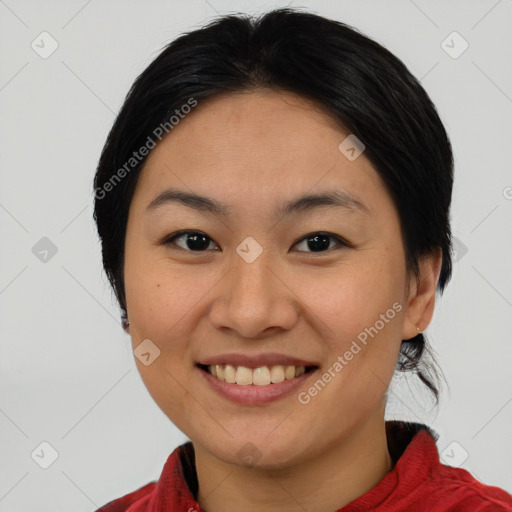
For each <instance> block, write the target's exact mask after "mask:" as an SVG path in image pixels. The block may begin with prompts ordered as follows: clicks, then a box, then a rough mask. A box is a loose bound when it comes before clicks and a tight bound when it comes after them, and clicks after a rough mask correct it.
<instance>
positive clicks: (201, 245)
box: [162, 231, 214, 252]
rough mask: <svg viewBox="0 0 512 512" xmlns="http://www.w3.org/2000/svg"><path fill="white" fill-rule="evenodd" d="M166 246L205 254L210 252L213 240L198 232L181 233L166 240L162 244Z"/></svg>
mask: <svg viewBox="0 0 512 512" xmlns="http://www.w3.org/2000/svg"><path fill="white" fill-rule="evenodd" d="M162 243H163V244H164V245H171V244H173V245H177V246H178V247H179V248H180V249H183V250H185V251H189V252H204V251H206V250H208V248H209V246H210V243H214V242H213V240H212V239H211V238H210V237H209V236H207V235H205V234H204V233H201V232H198V231H180V232H179V233H175V234H173V235H170V236H169V237H167V238H165V240H164V241H163V242H162Z"/></svg>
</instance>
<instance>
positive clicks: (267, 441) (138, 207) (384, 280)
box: [124, 89, 441, 512]
mask: <svg viewBox="0 0 512 512" xmlns="http://www.w3.org/2000/svg"><path fill="white" fill-rule="evenodd" d="M347 135H348V133H346V132H344V131H343V130H342V129H341V127H340V126H339V125H337V124H336V123H335V121H334V120H333V119H332V118H331V117H330V116H329V115H328V113H326V112H325V111H323V110H322V108H320V107H319V106H317V105H315V104H313V103H312V102H310V101H309V100H306V99H304V98H302V97H299V96H296V95H294V94H292V93H288V92H282V91H280V92H277V91H271V90H264V89H255V90H251V91H245V92H243V93H236V94H226V95H222V96H216V97H215V98H210V99H209V100H206V101H202V102H199V104H198V106H197V107H196V108H195V109H194V110H193V111H192V112H191V113H190V114H188V115H187V117H186V118H185V119H183V120H182V121H181V122H180V123H179V125H177V126H175V127H174V129H173V131H172V132H171V133H170V134H169V135H168V136H167V137H166V138H164V139H163V141H162V142H161V143H160V144H159V145H158V146H157V147H156V148H155V149H154V150H152V152H151V154H150V155H149V157H148V159H147V162H146V165H145V167H144V169H143V171H142V173H141V176H140V178H139V182H138V184H137V188H136V191H135V194H134V197H133V200H132V203H131V205H130V211H129V219H128V225H127V233H126V243H125V268H124V276H125V286H126V297H127V312H128V318H129V320H130V327H129V329H130V335H131V338H132V344H133V348H134V349H135V348H136V347H137V346H138V345H139V344H140V343H141V342H142V341H143V340H145V339H148V338H149V339H150V340H151V341H152V342H153V343H154V344H155V345H156V346H157V347H158V348H159V350H160V355H159V357H157V358H156V359H155V360H154V361H153V362H152V363H151V364H150V365H148V366H145V365H143V364H142V363H141V362H140V361H139V360H138V359H136V362H137V366H138V369H139V372H140V375H141V377H142V379H143V381H144V384H145V385H146V387H147V389H148V391H149V393H150V394H151V396H152V397H153V399H154V400H155V402H156V403H157V404H158V406H159V407H160V408H161V410H162V411H163V412H164V413H165V414H166V415H167V416H168V417H169V419H170V420H171V421H172V422H173V423H174V424H175V425H176V426H177V427H178V428H179V429H180V430H181V431H182V432H184V433H185V435H186V436H187V437H188V438H189V439H190V440H191V441H192V442H193V444H194V447H195V452H196V467H197V475H198V480H199V494H198V502H199V504H200V505H201V507H202V508H203V509H204V510H206V511H208V512H221V511H222V512H231V511H239V510H245V511H249V512H251V511H256V510H258V511H261V510H266V511H274V510H276V511H277V510H279V511H280V512H282V511H290V512H291V511H299V510H301V511H303V510H308V511H309V512H320V511H322V512H325V511H328V510H337V509H338V508H341V507H343V506H344V505H346V504H347V503H349V502H351V501H353V500H354V499H356V498H357V497H359V496H361V495H362V494H364V493H365V492H367V491H368V490H369V489H371V488H372V487H374V486H375V485H376V484H377V483H378V482H379V481H380V480H381V479H382V478H383V477H384V476H385V475H386V473H387V472H389V471H390V470H391V468H392V461H391V458H390V455H389V452H388V448H387V444H386V435H385V423H384V409H385V403H386V391H387V388H388V385H389V383H390V380H391V378H392V376H393V373H394V369H395V364H396V360H397V356H398V352H399V348H400V344H401V340H402V339H409V338H412V337H413V336H415V335H416V334H417V332H418V330H417V328H420V329H421V330H424V329H425V328H426V326H427V325H428V324H429V322H430V320H431V318H432V313H433V309H434V302H435V291H436V284H437V280H438V278H439V271H440V266H441V254H440V253H439V254H435V255H431V256H429V257H425V258H423V259H422V260H421V261H420V275H419V276H418V278H416V277H415V276H413V275H411V274H410V273H409V272H408V271H407V269H406V265H405V253H404V246H403V240H402V236H401V230H400V224H399V217H398V213H397V211H396V208H395V206H394V204H393V201H392V199H391V197H390V195H389V194H388V192H387V190H386V189H385V187H384V185H383V182H382V180H381V178H380V177H379V175H378V174H377V172H376V171H375V169H374V168H373V166H372V165H371V164H370V162H369V161H368V160H367V159H366V158H365V155H364V153H363V154H362V155H361V156H359V157H358V158H357V159H356V160H354V161H349V160H348V159H347V158H346V157H345V156H344V155H343V154H342V153H341V152H340V151H339V150H338V145H339V144H340V142H341V141H343V140H344V139H345V137H346V136H347ZM169 187H172V188H177V189H180V190H183V191H185V192H194V193H196V194H201V195H204V196H208V197H210V198H212V199H215V200H217V201H219V202H222V203H225V204H226V206H228V207H229V208H231V209H232V216H229V217H219V216H216V215H214V214H212V213H207V212H202V211H198V210H196V209H194V208H191V207H189V206H186V205H183V204H180V203H178V202H172V203H171V202H169V203H166V204H164V205H161V206H160V207H158V208H155V209H154V210H151V211H148V210H147V208H146V207H147V205H148V204H149V203H150V202H151V201H152V200H153V199H154V198H155V197H157V196H158V195H159V194H160V193H161V192H162V191H163V190H165V189H167V188H169ZM333 189H336V190H345V191H348V192H350V193H351V194H352V195H354V196H356V197H357V198H358V199H359V200H360V201H361V202H362V203H363V204H364V205H366V207H367V209H368V211H367V212H364V211H358V210H356V209H348V208H341V207H337V206H321V207H318V208H314V209H310V210H308V211H303V212H299V213H295V214H292V215H290V216H289V217H285V218H282V219H279V218H278V217H276V215H275V211H276V208H278V207H279V206H281V205H282V204H283V203H284V202H285V201H288V200H291V199H293V198H296V197H298V196H300V195H302V194H305V193H319V192H325V191H330V190H333ZM180 230H190V231H194V230H195V231H200V232H202V233H204V234H206V235H207V237H209V238H207V242H206V244H205V247H206V250H203V251H202V252H198V251H193V250H191V249H190V245H187V237H186V236H185V237H182V238H180V239H175V240H174V243H173V242H169V243H168V244H167V245H166V244H164V243H163V242H162V241H163V240H164V239H165V238H166V237H168V235H170V234H173V233H175V232H177V231H180ZM319 231H321V232H327V233H332V234H333V235H338V236H340V237H342V238H344V239H346V240H348V241H349V242H350V244H351V246H350V247H344V246H343V245H339V242H337V239H336V238H333V239H331V243H330V246H329V247H330V248H329V249H327V250H324V251H322V252H313V251H312V250H311V249H310V248H309V246H308V244H307V235H310V234H311V233H317V232H319ZM248 236H250V237H252V238H254V239H255V240H256V241H257V242H258V243H259V244H260V246H261V247H262V249H263V252H262V253H261V254H260V256H259V257H258V258H257V259H256V260H255V261H253V262H252V263H247V262H246V261H245V260H244V259H242V258H241V257H240V256H239V255H238V253H237V252H236V248H237V246H238V245H239V244H240V243H241V242H242V241H243V240H244V239H245V238H246V237H248ZM305 237H306V238H305ZM208 241H210V244H209V245H208ZM395 302H398V303H399V304H400V305H401V306H402V309H401V311H400V312H399V313H397V314H396V316H394V318H393V319H392V320H390V321H389V322H388V323H386V324H385V326H384V328H382V329H381V330H380V331H379V332H378V334H377V335H376V336H374V337H373V338H369V342H368V344H367V345H366V346H364V348H363V349H362V350H361V351H360V352H359V353H358V354H357V355H355V356H354V358H353V359H352V360H351V361H350V362H349V363H348V364H347V365H346V366H345V367H344V368H343V370H342V371H341V372H339V373H337V374H336V377H335V378H333V379H332V380H331V382H329V383H328V384H327V385H326V386H325V388H324V389H322V390H321V392H319V393H318V394H317V395H316V396H315V397H314V398H312V399H311V401H310V402H309V403H308V404H307V405H303V404H301V403H300V402H299V401H298V400H297V393H292V394H291V395H289V396H287V397H286V398H282V399H279V400H277V401H274V402H271V403H269V404H266V405H260V406H248V405H240V404H236V403H234V402H231V401H229V400H228V399H226V398H223V397H221V396H220V395H218V394H217V393H216V392H215V391H213V390H212V389H211V388H210V387H209V386H208V385H207V384H206V383H204V382H203V379H200V378H198V371H199V370H198V369H197V368H196V366H195V365H196V363H197V362H198V361H199V360H201V359H204V358H206V357H210V356H213V355H216V354H220V353H226V352H243V353H250V354H261V353H264V352H279V353H281V354H288V355H292V356H297V357H301V358H303V359H305V360H307V361H313V362H316V363H317V364H318V365H319V366H320V371H319V374H320V375H321V373H322V372H323V371H326V370H327V368H329V367H331V366H332V365H333V363H334V362H335V361H336V358H337V357H338V356H339V355H343V354H344V353H345V352H346V351H347V350H348V349H349V347H350V345H351V343H352V341H353V340H355V339H357V336H358V334H359V333H361V332H362V331H364V329H365V328H367V327H369V326H373V325H374V324H375V322H376V321H377V320H378V319H379V316H380V315H381V314H383V313H385V312H386V311H387V310H388V309H389V308H391V307H392V305H393V303H395ZM199 377H200V375H199ZM315 380H316V379H315ZM310 386H311V383H309V384H307V385H304V386H303V387H302V388H301V389H299V391H304V390H305V391H307V388H308V387H310ZM248 442H251V443H252V444H253V445H255V446H256V448H257V450H258V452H259V454H260V459H259V460H258V461H257V463H256V465H254V466H252V467H247V466H246V465H245V464H244V462H243V461H242V460H240V458H239V457H238V456H237V453H238V451H239V450H240V449H241V448H242V447H244V446H245V445H246V443H248Z"/></svg>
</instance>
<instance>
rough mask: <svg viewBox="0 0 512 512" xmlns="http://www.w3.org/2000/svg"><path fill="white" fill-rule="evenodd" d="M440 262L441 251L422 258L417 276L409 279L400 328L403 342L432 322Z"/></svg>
mask: <svg viewBox="0 0 512 512" xmlns="http://www.w3.org/2000/svg"><path fill="white" fill-rule="evenodd" d="M442 260H443V258H442V251H441V249H438V250H437V252H436V253H433V254H429V255H427V256H424V257H422V258H421V259H420V261H419V275H418V276H412V277H411V283H410V286H409V297H408V302H407V308H406V310H405V318H404V325H403V328H402V339H403V340H409V339H411V338H414V337H415V336H417V335H418V334H419V333H420V332H423V331H424V330H425V329H426V328H427V326H428V325H429V323H430V321H431V320H432V316H433V314H434V307H435V300H436V290H437V283H438V281H439V274H440V273H441V265H442Z"/></svg>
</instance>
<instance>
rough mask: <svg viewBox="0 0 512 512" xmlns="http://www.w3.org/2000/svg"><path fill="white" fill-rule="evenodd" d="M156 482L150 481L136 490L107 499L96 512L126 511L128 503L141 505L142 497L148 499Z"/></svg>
mask: <svg viewBox="0 0 512 512" xmlns="http://www.w3.org/2000/svg"><path fill="white" fill-rule="evenodd" d="M156 484H157V483H156V482H150V483H149V484H146V485H144V486H143V487H140V488H139V489H137V490H136V491H133V492H131V493H129V494H126V495H124V496H122V497H121V498H117V499H115V500H113V501H109V502H108V503H107V504H106V505H103V506H102V507H101V508H99V509H98V510H97V511H96V512H126V511H127V510H128V507H130V505H133V504H134V503H136V502H139V503H140V505H142V504H143V503H142V502H143V501H145V500H144V498H146V499H148V498H149V497H150V496H151V494H152V493H153V491H154V490H155V487H156ZM141 510H142V509H141Z"/></svg>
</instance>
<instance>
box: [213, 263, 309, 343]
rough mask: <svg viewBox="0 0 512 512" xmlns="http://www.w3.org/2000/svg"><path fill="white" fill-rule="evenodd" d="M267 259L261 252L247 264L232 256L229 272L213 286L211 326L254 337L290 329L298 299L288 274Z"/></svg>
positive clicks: (298, 304) (246, 336)
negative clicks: (232, 260)
mask: <svg viewBox="0 0 512 512" xmlns="http://www.w3.org/2000/svg"><path fill="white" fill-rule="evenodd" d="M271 259H272V258H270V257H266V256H264V255H263V254H261V255H260V256H259V257H258V258H257V259H256V260H255V261H253V262H251V263H248V262H246V261H244V260H243V259H242V258H240V257H238V255H236V257H235V258H234V262H233V265H232V266H231V271H230V272H229V273H228V274H227V275H226V276H225V278H224V279H222V281H221V282H220V283H219V284H218V286H217V287H215V295H214V298H213V305H212V307H211V308H210V311H209V314H210V321H211V322H212V324H213V325H214V326H215V328H217V329H220V330H224V331H233V332H236V334H238V335H239V336H240V337H243V338H254V339H256V338H264V337H267V336H270V335H273V334H276V333H278V332H280V331H286V330H290V329H292V328H293V326H294V325H295V324H296V323H297V321H298V318H299V311H300V300H299V299H298V297H297V295H296V294H295V293H294V291H293V289H292V286H293V283H290V282H289V281H290V276H288V279H287V276H286V273H285V272H284V269H283V267H282V266H279V265H277V264H276V263H275V261H271ZM274 259H275V258H274Z"/></svg>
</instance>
